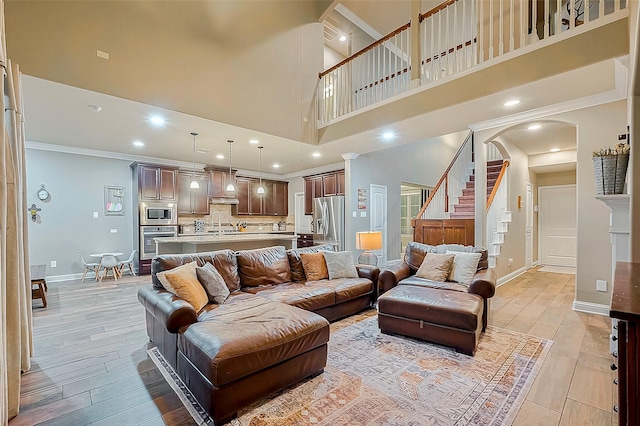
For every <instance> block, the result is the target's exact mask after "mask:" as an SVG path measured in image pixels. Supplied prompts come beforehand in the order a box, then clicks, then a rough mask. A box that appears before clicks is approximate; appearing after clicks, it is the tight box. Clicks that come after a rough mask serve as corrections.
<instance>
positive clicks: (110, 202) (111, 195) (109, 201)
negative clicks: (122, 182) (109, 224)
mask: <svg viewBox="0 0 640 426" xmlns="http://www.w3.org/2000/svg"><path fill="white" fill-rule="evenodd" d="M104 215H105V216H124V187H122V186H105V187H104Z"/></svg>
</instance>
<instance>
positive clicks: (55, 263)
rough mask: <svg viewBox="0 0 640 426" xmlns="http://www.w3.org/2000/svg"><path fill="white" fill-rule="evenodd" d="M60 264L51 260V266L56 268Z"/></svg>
mask: <svg viewBox="0 0 640 426" xmlns="http://www.w3.org/2000/svg"><path fill="white" fill-rule="evenodd" d="M57 265H58V262H56V261H55V260H52V261H51V267H52V268H55V267H56V266H57Z"/></svg>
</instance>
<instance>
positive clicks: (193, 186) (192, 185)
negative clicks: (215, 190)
mask: <svg viewBox="0 0 640 426" xmlns="http://www.w3.org/2000/svg"><path fill="white" fill-rule="evenodd" d="M191 135H192V136H193V177H192V179H191V183H190V184H189V188H191V189H200V184H199V183H198V181H197V180H196V136H198V134H197V133H196V132H191Z"/></svg>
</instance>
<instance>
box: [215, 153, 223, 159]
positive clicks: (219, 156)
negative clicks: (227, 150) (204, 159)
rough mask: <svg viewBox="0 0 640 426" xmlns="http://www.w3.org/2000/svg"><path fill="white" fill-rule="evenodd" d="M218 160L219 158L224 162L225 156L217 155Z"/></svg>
mask: <svg viewBox="0 0 640 426" xmlns="http://www.w3.org/2000/svg"><path fill="white" fill-rule="evenodd" d="M216 158H217V159H218V160H223V159H224V155H222V154H218V155H216Z"/></svg>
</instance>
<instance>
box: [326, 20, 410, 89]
mask: <svg viewBox="0 0 640 426" xmlns="http://www.w3.org/2000/svg"><path fill="white" fill-rule="evenodd" d="M410 27H411V22H409V23H408V24H404V25H403V26H401V27H400V28H397V29H395V30H394V31H392V32H390V33H389V34H387V35H386V36H384V37H382V38H381V39H379V40H376V41H374V42H373V43H371V44H370V45H368V46H366V47H363V48H362V49H360V50H358V51H357V52H356V53H354V54H353V55H351V56H349V57H348V58H347V59H343V60H342V61H340V62H338V63H337V64H335V65H334V66H332V67H331V68H329V69H328V70H326V71H322V72H321V73H318V78H322V77H324V76H325V75H327V74H329V73H330V72H331V71H333V70H335V69H338V68H340V67H341V66H343V65H344V64H346V63H349V62H351V61H353V60H354V59H355V58H357V57H358V56H360V55H362V54H364V53H366V52H368V51H369V50H371V49H373V48H374V47H376V46H378V45H380V44H382V43H384V42H385V41H387V40H389V39H390V38H391V37H393V36H395V35H397V34H400V33H401V32H402V31H404V30H406V29H407V28H410Z"/></svg>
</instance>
